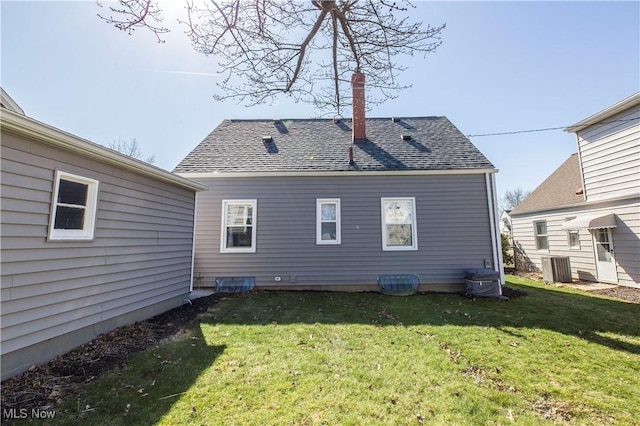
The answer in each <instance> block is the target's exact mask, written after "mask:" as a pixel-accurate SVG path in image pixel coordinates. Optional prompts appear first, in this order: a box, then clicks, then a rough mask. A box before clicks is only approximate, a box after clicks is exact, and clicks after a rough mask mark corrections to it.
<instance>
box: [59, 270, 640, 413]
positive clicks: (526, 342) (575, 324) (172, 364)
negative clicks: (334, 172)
mask: <svg viewBox="0 0 640 426" xmlns="http://www.w3.org/2000/svg"><path fill="white" fill-rule="evenodd" d="M508 285H509V286H510V287H512V288H516V289H519V290H523V291H526V292H527V293H528V296H527V297H524V298H518V299H513V300H511V301H509V302H495V301H473V300H468V299H466V298H464V297H461V296H459V295H445V294H422V295H415V296H410V297H392V296H383V295H379V294H372V293H312V292H257V293H251V294H244V295H240V296H234V297H229V298H226V299H223V300H222V301H221V302H220V303H219V304H217V305H215V306H214V307H212V308H211V309H210V310H209V312H208V313H206V314H205V315H203V316H201V317H200V318H199V320H198V321H195V322H194V323H193V324H192V325H191V326H190V327H189V328H188V329H186V330H185V332H184V333H181V334H179V335H178V336H176V337H175V338H173V339H170V340H169V341H168V342H166V343H165V344H163V345H161V346H160V347H158V348H156V349H152V350H149V351H147V352H145V353H143V354H139V355H138V356H135V357H134V358H133V360H132V362H131V363H130V364H129V365H128V366H127V367H126V368H124V369H121V370H117V371H114V372H112V373H110V374H108V375H107V376H105V377H103V378H101V379H99V380H97V381H95V382H94V383H91V384H88V385H85V386H84V387H83V388H82V390H81V392H80V394H79V395H78V396H77V397H72V398H68V399H67V401H66V402H65V405H64V407H57V413H56V417H55V419H54V422H55V424H65V425H67V424H82V425H85V424H89V425H90V424H100V425H103V424H114V425H117V424H132V425H142V424H154V423H159V424H186V423H193V424H201V425H214V424H220V425H260V424H264V425H275V424H278V425H280V424H331V425H335V424H367V425H369V424H381V425H388V424H420V423H425V424H446V425H449V424H456V425H464V424H469V425H477V424H484V425H486V424H513V423H515V424H531V425H538V424H544V423H548V424H552V423H569V424H580V425H582V424H633V423H634V422H637V421H638V419H640V305H637V304H635V305H634V304H630V303H624V302H621V301H616V300H612V299H606V298H601V297H596V296H591V295H588V294H586V293H584V292H580V291H578V290H569V289H565V288H555V287H551V286H546V285H543V284H538V283H535V282H532V281H529V280H526V279H521V278H515V277H508Z"/></svg>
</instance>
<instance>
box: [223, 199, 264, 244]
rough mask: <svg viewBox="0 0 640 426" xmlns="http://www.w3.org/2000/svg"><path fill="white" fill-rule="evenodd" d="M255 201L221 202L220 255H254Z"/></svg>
mask: <svg viewBox="0 0 640 426" xmlns="http://www.w3.org/2000/svg"><path fill="white" fill-rule="evenodd" d="M256 214H257V200H223V201H222V232H221V241H220V251H221V252H222V253H255V251H256Z"/></svg>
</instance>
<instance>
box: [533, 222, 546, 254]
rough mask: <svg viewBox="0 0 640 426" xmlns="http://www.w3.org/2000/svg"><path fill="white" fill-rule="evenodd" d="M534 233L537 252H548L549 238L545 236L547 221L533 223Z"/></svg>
mask: <svg viewBox="0 0 640 426" xmlns="http://www.w3.org/2000/svg"><path fill="white" fill-rule="evenodd" d="M533 227H534V230H535V233H536V248H537V249H538V250H549V236H548V235H547V221H546V220H541V221H538V222H533Z"/></svg>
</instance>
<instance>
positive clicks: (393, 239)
mask: <svg viewBox="0 0 640 426" xmlns="http://www.w3.org/2000/svg"><path fill="white" fill-rule="evenodd" d="M381 202H382V203H381V204H382V250H385V251H386V250H418V232H417V229H416V199H415V198H414V197H407V198H381Z"/></svg>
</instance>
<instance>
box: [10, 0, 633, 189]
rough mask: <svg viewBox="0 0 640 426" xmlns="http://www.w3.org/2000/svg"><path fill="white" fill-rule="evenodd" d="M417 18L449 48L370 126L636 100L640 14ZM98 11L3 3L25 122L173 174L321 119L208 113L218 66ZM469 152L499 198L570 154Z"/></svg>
mask: <svg viewBox="0 0 640 426" xmlns="http://www.w3.org/2000/svg"><path fill="white" fill-rule="evenodd" d="M172 1H173V2H172V3H171V4H172V6H171V7H170V11H171V14H172V15H175V14H178V13H179V12H180V8H179V7H176V6H175V5H176V4H177V1H176V0H172ZM106 5H108V3H105V6H106ZM415 5H416V6H417V8H416V9H415V10H414V12H413V13H415V15H416V19H417V20H422V21H424V22H425V23H429V24H431V25H434V26H436V25H440V24H441V23H444V22H446V23H447V28H446V30H445V31H444V33H443V44H442V46H441V47H440V48H439V49H438V50H437V51H436V53H434V54H430V55H428V56H427V57H426V59H424V58H423V57H422V56H419V57H410V58H404V59H403V61H402V63H403V64H404V65H407V66H409V67H410V69H409V70H408V71H406V72H405V73H404V74H403V75H402V77H401V78H402V80H403V82H404V83H407V84H412V85H413V88H412V89H409V90H406V91H404V92H401V93H400V96H399V98H398V99H396V100H393V101H389V102H388V103H386V104H384V105H382V106H379V107H375V108H374V109H373V111H371V112H370V113H369V116H371V117H391V116H400V117H402V116H405V117H407V116H429V115H445V116H447V117H448V118H449V119H450V120H451V121H452V122H453V123H454V124H455V125H456V126H457V127H458V128H459V129H460V130H461V131H462V132H463V133H464V134H465V135H474V134H484V133H494V132H506V131H515V130H528V129H540V128H548V127H560V126H567V125H570V124H573V123H575V122H577V121H580V120H582V119H584V118H586V117H588V116H590V115H592V114H594V113H596V112H598V111H600V110H601V109H604V108H606V107H608V106H610V105H611V104H613V103H615V102H617V101H619V100H621V99H623V98H625V97H627V96H629V95H631V94H633V93H634V92H637V91H639V90H640V2H636V1H634V2H416V3H415ZM102 10H103V11H104V9H102ZM100 11H101V10H100V9H99V8H98V7H97V6H96V5H95V3H94V2H92V1H75V2H51V1H5V0H2V1H1V5H0V18H1V40H2V41H1V57H0V58H1V69H0V71H1V73H0V84H1V85H2V87H3V88H4V89H5V90H6V91H7V92H8V93H9V94H10V95H11V96H12V97H13V99H14V100H15V101H16V102H17V103H18V104H20V106H21V107H22V108H23V109H24V110H25V112H26V114H27V115H29V116H31V117H33V118H35V119H37V120H40V121H43V122H45V123H47V124H50V125H53V126H55V127H58V128H60V129H62V130H65V131H67V132H70V133H73V134H75V135H77V136H80V137H82V138H85V139H89V140H92V141H94V142H97V143H101V144H103V145H108V144H109V143H111V142H112V141H114V140H117V139H119V138H121V139H126V140H130V139H132V138H136V140H137V141H138V143H139V145H140V147H141V149H142V151H143V152H144V154H146V155H151V154H155V158H156V162H155V164H156V165H157V166H159V167H162V168H164V169H167V170H171V169H172V168H173V167H175V165H176V164H177V163H178V162H179V161H180V160H181V159H182V158H183V157H184V156H185V155H186V154H187V153H188V152H189V151H190V150H192V149H193V148H194V147H195V146H196V145H197V144H198V143H200V141H201V140H202V139H203V138H204V137H205V136H206V135H207V134H208V133H209V132H210V131H211V130H213V129H214V128H215V127H216V126H217V125H218V124H219V123H220V121H222V120H223V119H225V118H308V117H314V116H317V115H318V112H317V111H314V110H313V109H312V108H311V107H310V106H308V105H303V104H294V103H292V102H291V101H289V100H287V99H286V98H283V99H281V100H279V101H278V102H277V103H276V104H273V105H264V106H260V107H254V108H246V107H244V106H242V105H238V104H236V103H235V102H234V101H227V102H224V103H220V102H215V101H214V100H213V98H212V95H213V94H214V93H215V91H216V86H215V82H216V79H217V78H218V77H216V76H215V64H216V60H215V58H212V57H205V56H204V55H201V54H198V53H196V52H195V51H193V50H192V49H191V47H190V45H189V42H188V40H187V38H186V36H185V35H184V34H183V33H182V31H180V30H178V31H173V32H172V33H170V34H168V35H166V43H164V44H158V43H157V42H156V40H155V36H153V35H152V34H150V33H146V32H144V31H143V30H138V31H136V32H135V33H134V35H132V36H129V35H127V34H125V33H123V32H120V31H117V30H116V29H115V28H113V27H111V26H109V25H107V24H106V23H104V22H103V21H101V20H100V19H99V18H98V17H97V16H96V14H97V13H98V12H100ZM167 22H168V23H172V22H173V19H167ZM471 141H472V142H473V143H474V144H475V145H476V146H477V147H478V148H479V149H480V150H481V151H482V152H483V153H484V154H485V155H486V156H487V157H488V158H489V160H491V161H492V162H493V164H494V165H495V166H496V167H497V168H498V169H500V173H499V174H498V191H499V193H500V194H503V193H504V191H505V190H507V189H513V188H516V187H521V188H523V189H525V190H531V189H534V188H535V187H536V186H537V185H538V184H540V183H541V182H542V181H543V180H544V179H545V178H546V177H547V176H548V175H549V174H550V173H551V172H553V170H555V168H557V167H558V166H559V165H560V164H561V163H562V162H564V160H566V158H567V157H568V156H569V155H570V154H572V153H574V152H576V150H577V148H576V142H575V137H574V136H573V135H572V134H568V133H565V132H563V131H562V130H558V131H549V132H535V133H523V134H518V135H511V136H490V137H473V138H471Z"/></svg>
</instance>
